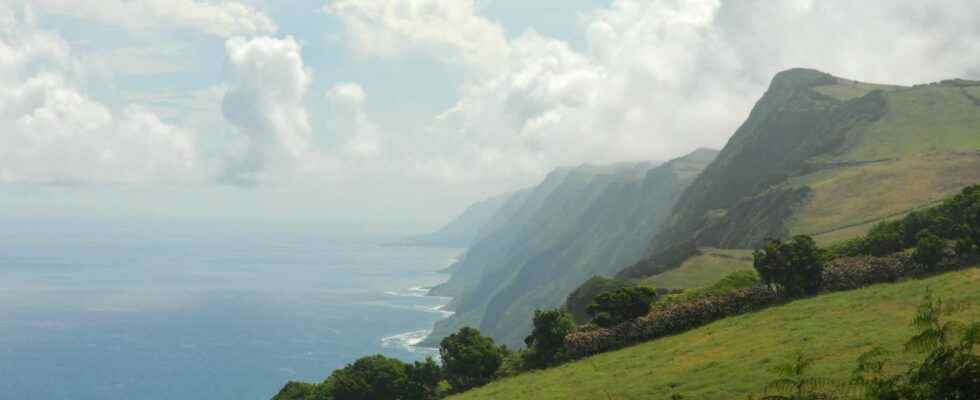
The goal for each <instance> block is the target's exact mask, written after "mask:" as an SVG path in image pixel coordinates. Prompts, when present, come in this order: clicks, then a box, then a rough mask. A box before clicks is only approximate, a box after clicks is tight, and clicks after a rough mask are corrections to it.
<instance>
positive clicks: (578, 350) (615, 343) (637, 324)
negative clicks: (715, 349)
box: [565, 286, 780, 357]
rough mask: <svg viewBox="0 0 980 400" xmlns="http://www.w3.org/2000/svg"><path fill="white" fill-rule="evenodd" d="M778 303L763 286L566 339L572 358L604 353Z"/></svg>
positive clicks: (672, 307) (587, 330)
mask: <svg viewBox="0 0 980 400" xmlns="http://www.w3.org/2000/svg"><path fill="white" fill-rule="evenodd" d="M779 301H780V297H779V296H778V295H777V294H776V293H775V292H773V291H772V290H770V289H769V288H768V287H765V286H756V287H752V288H748V289H738V290H733V291H730V292H727V293H724V294H720V295H714V296H708V297H705V298H700V299H694V300H690V301H684V302H678V303H669V304H664V305H661V306H658V307H657V308H655V309H654V310H653V311H652V312H651V313H650V314H648V315H646V316H644V317H640V318H638V319H636V320H632V321H627V322H624V323H622V324H619V325H616V326H613V327H610V328H601V327H595V326H585V327H582V328H579V329H578V330H576V331H574V332H572V333H570V334H569V335H568V336H566V337H565V347H566V348H567V349H568V351H569V353H570V355H571V356H573V357H584V356H588V355H592V354H598V353H603V352H606V351H609V350H613V349H616V348H620V347H623V346H627V345H630V344H634V343H640V342H644V341H647V340H651V339H655V338H659V337H663V336H666V335H672V334H676V333H680V332H683V331H686V330H688V329H691V328H695V327H698V326H701V325H704V324H706V323H709V322H712V321H716V320H718V319H721V318H725V317H730V316H733V315H739V314H744V313H746V312H750V311H754V310H758V309H761V308H763V307H766V306H769V305H772V304H775V303H777V302H779Z"/></svg>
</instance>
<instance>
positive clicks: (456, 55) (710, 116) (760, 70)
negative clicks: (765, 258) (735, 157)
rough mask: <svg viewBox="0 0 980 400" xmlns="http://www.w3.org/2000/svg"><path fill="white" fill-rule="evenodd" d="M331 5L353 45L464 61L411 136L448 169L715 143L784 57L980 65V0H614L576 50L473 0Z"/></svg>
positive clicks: (783, 65)
mask: <svg viewBox="0 0 980 400" xmlns="http://www.w3.org/2000/svg"><path fill="white" fill-rule="evenodd" d="M450 3H452V4H450ZM326 10H327V11H329V12H330V13H332V15H335V16H337V17H338V18H339V20H340V21H341V22H343V23H344V25H345V27H346V32H347V35H348V38H347V39H348V40H347V42H348V43H349V44H350V46H351V50H352V51H353V52H355V53H358V54H362V55H365V56H373V57H381V58H383V57H388V56H390V55H393V54H399V53H402V52H423V53H426V54H434V55H435V56H436V57H438V58H439V59H442V60H447V61H450V62H455V63H459V64H462V65H464V66H467V67H468V68H469V72H470V73H469V75H468V76H467V78H466V81H465V82H464V83H463V84H462V86H461V87H460V98H459V100H458V101H457V102H456V104H455V105H454V106H452V107H451V108H449V109H448V110H446V111H445V112H443V113H442V114H440V115H438V116H437V117H436V118H434V119H433V121H432V123H431V124H430V125H429V127H428V128H427V129H426V130H425V132H424V133H423V134H420V135H419V137H420V138H423V139H425V140H424V141H423V142H424V143H425V144H426V146H420V147H419V148H415V149H412V150H413V151H414V154H415V156H416V157H415V161H416V162H415V166H416V167H417V169H418V170H419V171H421V172H422V173H424V174H427V175H431V176H437V177H441V178H443V179H447V180H450V181H459V180H479V179H487V178H493V177H515V176H535V175H540V174H542V173H544V172H546V171H547V170H549V169H551V168H553V167H555V166H557V165H567V164H578V163H583V162H610V161H619V160H629V159H666V158H669V157H674V156H677V155H680V154H682V153H684V152H687V151H690V150H693V149H694V148H697V147H702V146H711V147H716V148H717V147H721V146H722V145H723V144H724V142H725V141H726V140H727V138H728V136H729V135H730V134H731V133H732V132H733V131H734V130H735V128H736V127H737V126H738V124H739V123H740V122H741V121H742V120H744V118H745V117H746V115H747V113H748V111H749V109H750V108H751V106H752V104H753V103H754V102H755V100H756V99H757V98H758V97H759V96H760V95H761V94H762V93H763V91H764V90H765V88H766V86H767V84H768V82H769V79H771V77H772V76H773V75H774V74H775V73H776V72H778V71H780V70H783V69H787V68H792V67H812V68H817V69H822V70H825V71H827V72H830V73H834V74H838V75H841V76H844V77H849V78H853V79H859V80H865V81H882V82H894V83H904V84H911V83H917V82H923V81H933V80H938V79H944V78H949V77H955V76H966V77H971V76H972V77H974V78H976V77H978V75H980V61H978V60H980V28H978V27H980V3H977V2H975V1H972V0H947V1H943V2H921V1H917V0H888V1H873V2H871V1H869V2H858V3H856V2H853V1H846V0H826V1H812V0H792V1H779V2H772V1H762V0H746V1H728V2H722V1H720V0H617V1H614V2H613V3H612V4H611V5H610V6H608V7H603V8H599V9H596V10H593V11H591V12H587V13H585V14H583V17H582V20H581V27H582V33H583V34H584V36H585V38H586V47H585V48H582V49H574V48H572V47H570V46H569V45H568V44H567V43H565V42H563V41H561V40H558V39H554V38H549V37H545V36H542V35H539V34H537V33H535V32H533V31H528V32H524V33H522V34H520V35H517V36H515V37H512V38H507V37H506V36H504V35H503V33H502V32H501V31H500V30H499V29H493V27H497V26H498V25H497V24H496V23H495V22H492V21H490V20H489V19H487V18H485V17H483V16H480V15H478V14H477V11H476V8H475V7H474V6H473V3H472V2H471V1H459V2H442V1H437V0H414V1H412V0H375V1H356V2H355V1H343V0H339V1H335V2H333V3H331V4H328V5H327V6H326ZM475 27H479V29H477V28H475ZM430 29H431V30H430ZM480 43H482V44H484V45H477V44H480Z"/></svg>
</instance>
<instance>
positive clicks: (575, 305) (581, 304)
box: [565, 276, 633, 324]
mask: <svg viewBox="0 0 980 400" xmlns="http://www.w3.org/2000/svg"><path fill="white" fill-rule="evenodd" d="M629 286H633V284H632V283H630V282H629V281H627V280H624V279H616V278H604V277H601V276H594V277H592V278H591V279H589V280H587V281H585V283H583V284H582V285H581V286H579V287H578V288H577V289H575V291H573V292H572V293H571V294H569V295H568V298H567V299H566V300H565V308H567V309H568V312H569V313H570V314H571V316H572V318H573V319H574V320H575V322H577V323H580V324H585V323H588V322H589V321H591V320H592V316H591V315H589V312H588V308H589V305H591V304H592V303H593V302H595V297H596V296H598V295H600V294H602V293H605V292H608V291H612V290H617V289H622V288H624V287H629Z"/></svg>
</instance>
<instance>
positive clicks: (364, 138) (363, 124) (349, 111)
mask: <svg viewBox="0 0 980 400" xmlns="http://www.w3.org/2000/svg"><path fill="white" fill-rule="evenodd" d="M326 98H327V103H328V107H329V110H330V112H329V113H328V116H327V118H328V120H327V122H326V123H327V127H326V128H327V131H328V132H332V133H334V134H335V135H336V136H339V138H340V140H342V141H343V144H342V145H341V146H342V148H341V150H342V152H343V153H344V155H346V156H348V157H352V158H355V159H364V158H374V157H377V156H379V155H380V154H381V152H382V146H383V144H382V142H381V139H382V138H381V133H380V130H379V128H378V126H377V125H375V123H374V122H373V121H371V120H370V119H369V118H368V116H367V113H366V112H365V111H364V102H365V100H366V99H367V95H366V94H365V93H364V88H362V87H361V85H358V84H356V83H340V84H337V85H335V86H334V87H333V88H332V89H330V90H329V91H327V94H326Z"/></svg>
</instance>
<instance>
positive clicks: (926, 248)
mask: <svg viewBox="0 0 980 400" xmlns="http://www.w3.org/2000/svg"><path fill="white" fill-rule="evenodd" d="M945 249H946V243H945V242H943V240H942V239H940V238H939V236H936V235H934V234H933V233H932V232H929V231H928V230H925V231H922V232H919V237H918V241H917V242H916V244H915V252H913V253H912V259H913V260H915V261H916V262H918V263H920V264H922V265H925V266H926V267H929V268H935V267H936V266H937V265H939V262H940V261H942V260H943V252H944V250H945Z"/></svg>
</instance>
